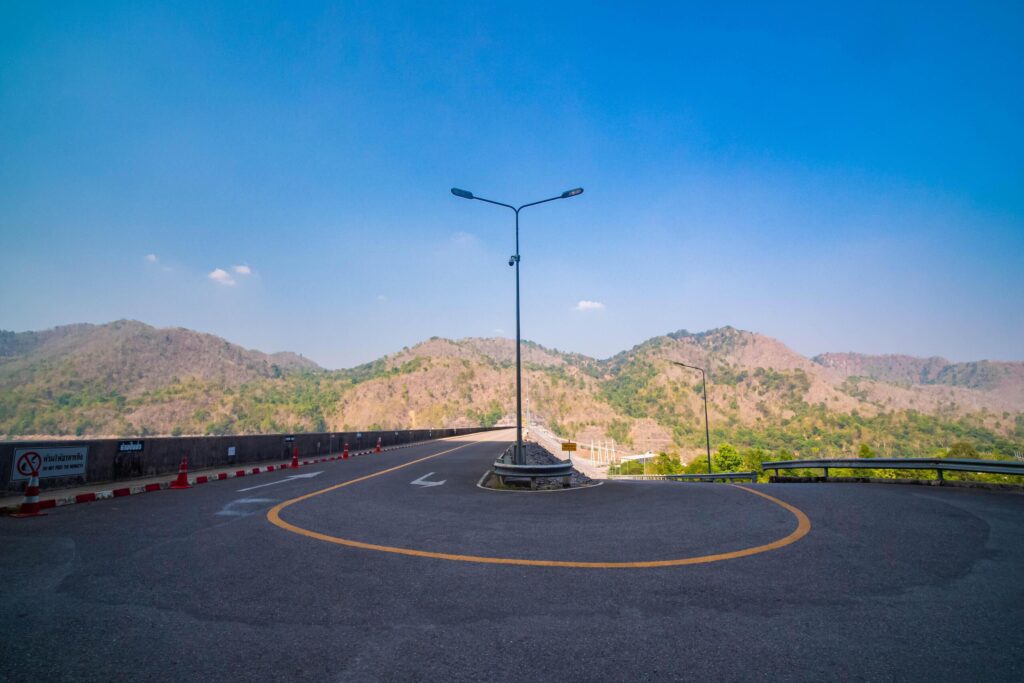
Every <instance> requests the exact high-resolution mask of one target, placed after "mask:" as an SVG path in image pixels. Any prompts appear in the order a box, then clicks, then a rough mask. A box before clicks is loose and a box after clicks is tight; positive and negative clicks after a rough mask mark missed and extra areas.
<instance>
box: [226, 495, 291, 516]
mask: <svg viewBox="0 0 1024 683" xmlns="http://www.w3.org/2000/svg"><path fill="white" fill-rule="evenodd" d="M276 502H277V501H276V500H275V499H273V498H239V499H238V500H233V501H231V502H230V503H228V504H227V505H225V506H224V507H223V508H222V509H221V510H220V511H219V512H218V513H217V514H218V515H221V516H222V517H248V516H249V515H254V514H256V513H255V512H244V511H242V510H235V509H234V508H235V506H237V505H261V504H263V503H276Z"/></svg>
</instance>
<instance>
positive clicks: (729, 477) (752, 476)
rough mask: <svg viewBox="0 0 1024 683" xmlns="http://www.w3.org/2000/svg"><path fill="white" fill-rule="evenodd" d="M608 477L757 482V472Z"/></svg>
mask: <svg viewBox="0 0 1024 683" xmlns="http://www.w3.org/2000/svg"><path fill="white" fill-rule="evenodd" d="M608 478H609V479H626V480H633V481H666V480H668V481H718V480H722V481H736V480H740V481H750V482H755V483H756V482H757V472H712V473H711V474H610V475H608Z"/></svg>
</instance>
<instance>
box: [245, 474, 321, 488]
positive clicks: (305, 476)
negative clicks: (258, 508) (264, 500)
mask: <svg viewBox="0 0 1024 683" xmlns="http://www.w3.org/2000/svg"><path fill="white" fill-rule="evenodd" d="M318 474H323V472H307V473H306V474H293V475H292V476H290V477H287V478H285V479H279V480H277V481H272V482H270V483H269V484H260V485H259V486H250V487H249V488H247V489H238V492H239V493H245V492H246V491H252V490H253V489H261V488H263V487H264V486H273V485H274V484H284V483H286V482H289V481H291V480H292V479H312V478H313V477H315V476H316V475H318Z"/></svg>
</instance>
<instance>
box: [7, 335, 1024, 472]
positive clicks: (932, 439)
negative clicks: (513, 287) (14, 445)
mask: <svg viewBox="0 0 1024 683" xmlns="http://www.w3.org/2000/svg"><path fill="white" fill-rule="evenodd" d="M672 361H678V362H682V363H686V364H689V365H695V366H699V367H703V368H705V369H706V370H707V375H708V387H707V389H708V408H709V422H710V426H711V430H712V436H713V439H712V440H713V441H714V442H715V443H721V442H724V441H728V442H731V443H734V444H736V445H740V446H746V447H761V448H765V449H770V450H773V451H787V452H789V453H792V454H797V455H799V454H801V453H802V454H810V453H815V454H832V455H839V454H843V453H852V452H854V451H855V450H856V449H859V448H861V447H862V446H865V445H866V446H867V447H868V448H871V449H873V450H875V451H876V452H881V453H883V454H893V455H908V456H909V455H925V454H928V453H930V452H934V451H936V450H937V449H942V448H947V447H948V446H949V445H951V444H952V443H953V442H957V441H964V440H966V441H969V442H970V443H972V444H973V445H974V446H975V447H976V448H977V449H978V450H979V451H995V452H1000V453H1005V454H1009V453H1011V452H1013V451H1020V450H1024V362H994V361H984V360H983V361H976V362H968V363H953V362H950V361H947V360H945V359H942V358H916V357H911V356H904V355H864V354H857V353H826V354H822V355H819V356H815V357H814V358H807V357H805V356H802V355H800V354H798V353H796V352H795V351H793V350H792V349H790V348H789V347H787V346H786V345H784V344H783V343H781V342H779V341H778V340H775V339H772V338H770V337H766V336H764V335H760V334H756V333H754V332H747V331H743V330H737V329H734V328H732V327H723V328H719V329H715V330H709V331H706V332H699V333H690V332H686V331H685V330H684V331H679V332H674V333H670V334H666V335H663V336H658V337H654V338H651V339H648V340H647V341H645V342H643V343H641V344H639V345H637V346H635V347H633V348H632V349H629V350H627V351H623V352H621V353H619V354H617V355H615V356H613V357H611V358H607V359H595V358H590V357H588V356H585V355H582V354H578V353H566V352H562V351H559V350H556V349H550V348H545V347H543V346H540V345H538V344H535V343H532V342H524V345H523V368H524V374H523V377H524V387H525V401H524V403H525V405H526V410H527V411H528V413H529V417H530V420H532V421H534V422H537V423H543V424H546V425H547V426H548V427H549V428H551V429H552V430H554V431H555V432H557V433H559V434H561V435H562V436H565V437H569V438H574V439H576V440H578V441H580V442H581V443H582V444H583V445H584V446H586V445H588V444H589V443H590V442H591V441H602V440H603V441H609V440H614V441H615V442H616V443H617V444H619V447H620V448H625V449H630V450H648V449H651V450H658V451H668V452H677V453H680V454H681V455H682V456H683V457H684V458H688V457H690V456H692V455H695V454H697V453H699V452H700V450H701V449H702V448H703V440H704V424H703V418H704V415H703V406H702V402H703V398H702V397H703V394H702V391H703V388H702V386H701V378H700V373H699V372H695V371H692V370H689V369H686V368H682V367H679V366H677V365H675V364H674V363H673V362H672ZM514 362H515V345H514V342H512V341H510V340H507V339H501V338H492V339H480V338H469V339H460V340H449V339H442V338H438V337H434V338H431V339H429V340H427V341H424V342H422V343H420V344H417V345H415V346H413V347H408V348H405V349H402V350H401V351H398V352H396V353H393V354H390V355H387V356H384V357H382V358H380V359H378V360H376V361H373V362H372V363H367V364H364V365H361V366H357V367H355V368H350V369H345V370H326V369H324V368H321V367H320V366H318V365H317V364H316V363H314V362H312V361H310V360H308V359H306V358H303V357H302V356H300V355H297V354H293V353H275V354H266V353H262V352H259V351H252V350H247V349H244V348H242V347H240V346H237V345H235V344H232V343H230V342H228V341H226V340H224V339H221V338H219V337H216V336H213V335H209V334H202V333H199V332H193V331H191V330H186V329H181V328H173V329H158V328H154V327H151V326H149V325H146V324H144V323H141V322H136V321H130V320H121V321H117V322H113V323H109V324H106V325H89V324H76V325H67V326H62V327H57V328H54V329H51V330H46V331H41V332H20V333H15V332H6V331H4V332H0V433H2V434H6V435H7V438H9V439H13V438H28V437H32V438H35V437H46V438H53V437H74V436H86V435H88V436H93V435H107V436H146V435H166V434H171V435H180V434H227V433H269V432H292V431H333V430H339V431H340V430H343V429H359V428H366V429H371V428H385V429H391V428H394V429H399V428H412V427H428V426H429V427H444V426H469V425H478V424H484V425H491V424H511V423H514V419H515V413H514V410H515V372H514Z"/></svg>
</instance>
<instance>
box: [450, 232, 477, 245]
mask: <svg viewBox="0 0 1024 683" xmlns="http://www.w3.org/2000/svg"><path fill="white" fill-rule="evenodd" d="M475 243H476V235H474V234H472V233H468V232H457V233H455V234H454V235H452V244H455V245H457V246H468V245H470V244H475Z"/></svg>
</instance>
